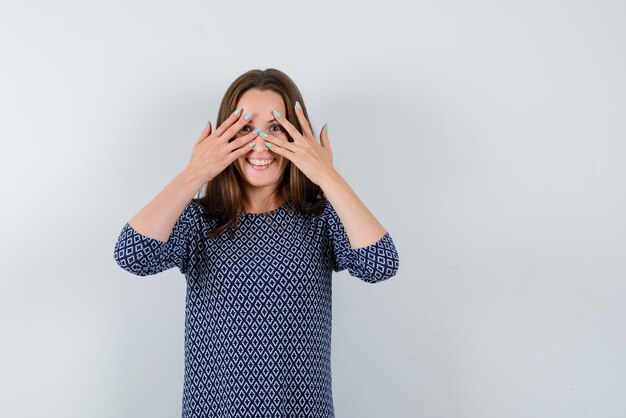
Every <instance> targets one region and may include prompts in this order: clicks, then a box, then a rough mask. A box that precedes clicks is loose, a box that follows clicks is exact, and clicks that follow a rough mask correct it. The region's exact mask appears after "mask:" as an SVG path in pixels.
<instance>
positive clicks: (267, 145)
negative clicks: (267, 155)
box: [264, 141, 272, 148]
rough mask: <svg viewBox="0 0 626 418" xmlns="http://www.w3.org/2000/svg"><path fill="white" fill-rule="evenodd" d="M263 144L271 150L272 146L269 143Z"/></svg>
mask: <svg viewBox="0 0 626 418" xmlns="http://www.w3.org/2000/svg"><path fill="white" fill-rule="evenodd" d="M264 142H265V146H266V147H268V148H272V144H270V143H269V142H267V141H264Z"/></svg>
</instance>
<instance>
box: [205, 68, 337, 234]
mask: <svg viewBox="0 0 626 418" xmlns="http://www.w3.org/2000/svg"><path fill="white" fill-rule="evenodd" d="M252 88H256V89H259V90H271V91H273V92H276V93H278V94H279V95H280V96H281V97H282V98H283V101H284V102H285V108H286V109H287V112H286V113H287V114H286V115H285V118H287V120H288V121H289V122H290V123H291V124H292V125H293V126H295V127H296V129H297V130H298V131H299V132H302V127H301V126H300V122H299V121H298V118H297V117H296V113H295V111H294V106H295V103H296V101H298V102H300V105H301V106H302V112H303V115H304V117H305V118H306V120H307V121H308V122H309V126H311V122H310V120H309V116H308V114H307V111H306V106H305V104H304V100H303V99H302V95H301V94H300V90H299V89H298V87H297V86H296V84H295V83H294V82H293V81H292V80H291V78H289V77H288V76H287V75H286V74H285V73H283V72H282V71H280V70H277V69H275V68H268V69H265V70H258V69H256V70H250V71H247V72H246V73H244V74H242V75H240V76H239V77H237V78H236V79H235V81H233V82H232V84H231V85H230V86H229V87H228V89H227V90H226V93H225V94H224V97H223V98H222V102H221V104H220V108H219V111H218V114H217V123H216V126H220V125H221V124H222V123H223V122H224V121H225V120H226V119H228V117H229V116H230V115H231V114H232V113H233V112H234V111H235V106H236V105H237V103H238V101H239V99H240V97H241V96H242V95H243V94H244V93H245V92H246V91H247V90H249V89H252ZM311 128H312V127H311ZM287 136H288V139H289V142H293V138H291V136H290V135H289V134H288V133H287ZM243 190H244V189H243V180H242V178H241V174H240V173H239V172H238V170H236V168H235V166H234V162H233V163H232V164H230V165H229V166H228V167H226V169H224V170H223V171H222V172H221V173H219V174H218V175H217V176H216V177H215V178H214V179H212V180H211V181H209V182H207V183H205V184H204V185H203V187H202V189H201V190H200V194H199V197H198V198H195V199H193V200H195V201H196V202H198V203H199V204H200V205H201V206H202V208H203V210H204V214H205V215H206V217H208V218H212V219H216V220H217V225H216V227H215V228H214V229H212V230H211V231H209V232H208V233H207V234H206V238H213V237H215V236H217V235H219V234H220V233H221V232H222V231H224V230H225V229H230V232H231V235H230V236H231V239H233V238H234V235H235V230H236V228H237V222H238V219H239V215H240V214H241V213H242V212H243V209H244V192H243ZM274 197H275V198H276V200H277V201H279V202H285V201H287V200H290V201H291V203H292V204H293V207H294V209H295V210H297V211H299V212H301V213H303V214H305V215H319V214H320V213H321V212H322V211H323V209H324V204H325V202H326V197H325V196H324V193H323V191H322V189H321V188H320V187H319V186H318V185H317V184H315V183H313V182H312V181H311V180H309V179H308V178H307V177H306V176H305V175H304V173H302V171H300V169H299V168H298V167H296V165H295V164H293V163H292V162H291V161H289V160H288V161H287V166H286V167H285V172H284V175H283V176H282V180H281V183H280V185H279V186H278V188H277V190H276V191H275V195H274Z"/></svg>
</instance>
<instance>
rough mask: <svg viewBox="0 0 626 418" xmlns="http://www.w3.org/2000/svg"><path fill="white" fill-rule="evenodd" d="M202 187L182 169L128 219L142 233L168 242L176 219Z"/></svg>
mask: <svg viewBox="0 0 626 418" xmlns="http://www.w3.org/2000/svg"><path fill="white" fill-rule="evenodd" d="M200 187H201V184H199V183H198V182H197V181H196V179H195V178H194V177H193V176H191V175H190V174H189V172H187V171H186V170H183V171H181V172H180V173H179V174H178V175H177V176H176V177H174V179H172V180H171V181H170V182H169V183H168V184H167V186H165V188H163V190H161V192H160V193H159V194H158V195H156V197H154V199H152V200H151V201H150V203H148V204H147V205H146V206H144V207H143V208H142V209H141V210H140V211H139V212H137V214H135V216H133V217H132V218H131V219H130V220H129V221H128V223H129V225H130V226H131V227H133V229H135V230H136V231H137V232H139V233H140V234H142V235H145V236H147V237H150V238H154V239H157V240H159V241H162V242H167V241H168V240H169V238H170V235H171V233H172V230H173V228H174V225H175V224H176V221H177V220H178V218H179V217H180V215H181V214H182V212H183V210H184V209H185V207H186V206H187V205H188V204H189V202H190V201H191V199H192V198H193V197H194V196H195V194H196V193H197V192H198V190H199V189H200Z"/></svg>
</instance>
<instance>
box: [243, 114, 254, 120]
mask: <svg viewBox="0 0 626 418" xmlns="http://www.w3.org/2000/svg"><path fill="white" fill-rule="evenodd" d="M251 117H252V113H246V116H244V117H243V118H244V119H245V120H248V119H250V118H251Z"/></svg>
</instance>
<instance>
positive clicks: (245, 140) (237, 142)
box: [226, 131, 259, 152]
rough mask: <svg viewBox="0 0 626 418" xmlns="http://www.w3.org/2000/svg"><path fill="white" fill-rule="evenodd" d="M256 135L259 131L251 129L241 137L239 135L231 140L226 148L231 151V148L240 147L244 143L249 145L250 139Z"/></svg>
mask: <svg viewBox="0 0 626 418" xmlns="http://www.w3.org/2000/svg"><path fill="white" fill-rule="evenodd" d="M257 136H259V133H258V132H255V131H252V132H250V133H249V134H247V135H244V136H242V137H239V138H237V139H235V140H234V141H232V142H229V143H228V146H227V148H226V149H227V150H228V152H232V151H233V150H235V149H237V148H239V147H242V146H244V145H250V142H251V141H252V140H254V139H256V137H257Z"/></svg>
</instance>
